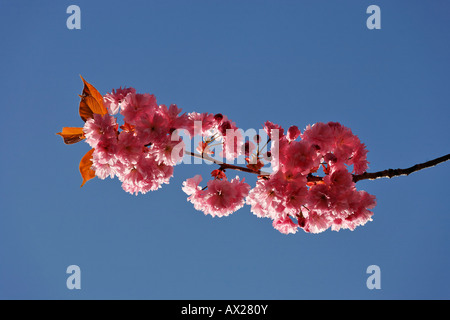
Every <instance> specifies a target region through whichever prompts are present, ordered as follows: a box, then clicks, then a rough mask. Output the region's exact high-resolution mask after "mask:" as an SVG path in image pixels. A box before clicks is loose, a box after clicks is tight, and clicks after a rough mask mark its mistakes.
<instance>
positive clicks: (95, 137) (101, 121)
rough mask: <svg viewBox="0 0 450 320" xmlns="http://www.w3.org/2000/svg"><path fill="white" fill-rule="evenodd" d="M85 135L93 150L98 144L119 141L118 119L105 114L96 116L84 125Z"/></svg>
mask: <svg viewBox="0 0 450 320" xmlns="http://www.w3.org/2000/svg"><path fill="white" fill-rule="evenodd" d="M83 131H84V135H85V137H86V142H87V143H88V144H89V145H90V146H91V148H96V147H97V145H98V143H99V142H101V141H103V142H106V141H108V140H111V139H113V140H114V139H117V134H118V133H117V122H116V118H114V117H112V116H110V115H109V114H105V115H104V116H102V115H100V114H94V117H93V118H91V119H89V120H88V121H86V123H85V124H84V128H83Z"/></svg>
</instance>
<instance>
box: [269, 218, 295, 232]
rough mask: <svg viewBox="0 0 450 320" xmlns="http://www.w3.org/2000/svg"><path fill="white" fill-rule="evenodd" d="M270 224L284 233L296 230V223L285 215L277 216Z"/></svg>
mask: <svg viewBox="0 0 450 320" xmlns="http://www.w3.org/2000/svg"><path fill="white" fill-rule="evenodd" d="M272 226H273V227H274V228H275V229H276V230H278V231H280V232H281V233H284V234H289V233H293V234H294V233H296V232H297V230H298V225H297V224H295V223H294V222H292V220H291V219H290V218H289V217H288V216H286V217H283V218H279V219H277V220H273V222H272Z"/></svg>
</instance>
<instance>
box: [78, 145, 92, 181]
mask: <svg viewBox="0 0 450 320" xmlns="http://www.w3.org/2000/svg"><path fill="white" fill-rule="evenodd" d="M94 150H95V149H91V150H89V151H88V152H87V153H86V154H85V155H84V157H83V158H82V159H81V161H80V173H81V177H82V178H83V183H82V184H81V186H80V188H81V187H82V186H84V184H85V183H86V182H87V181H89V180H91V179H92V178H95V171H94V170H92V153H93V152H94Z"/></svg>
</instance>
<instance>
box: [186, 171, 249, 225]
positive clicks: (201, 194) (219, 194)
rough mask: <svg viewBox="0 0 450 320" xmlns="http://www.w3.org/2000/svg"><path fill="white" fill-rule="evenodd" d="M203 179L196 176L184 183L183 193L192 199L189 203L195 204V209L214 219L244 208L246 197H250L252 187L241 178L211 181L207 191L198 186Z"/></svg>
mask: <svg viewBox="0 0 450 320" xmlns="http://www.w3.org/2000/svg"><path fill="white" fill-rule="evenodd" d="M200 181H201V177H198V176H195V177H194V178H191V179H188V180H186V181H185V183H183V191H184V192H186V193H187V194H188V195H190V197H188V201H191V202H192V203H193V204H194V208H195V209H197V210H200V211H203V212H204V214H209V215H211V216H213V217H215V216H218V217H224V216H228V215H229V214H231V213H233V212H235V211H237V210H238V209H240V208H242V206H243V205H244V203H245V200H244V199H245V197H246V196H247V195H248V192H249V190H250V186H249V185H248V184H247V183H245V182H244V180H242V181H240V180H239V177H236V178H235V179H233V180H231V181H228V180H226V179H224V180H218V179H215V180H210V181H208V183H207V189H205V190H203V189H201V188H200V187H199V186H198V183H199V182H200Z"/></svg>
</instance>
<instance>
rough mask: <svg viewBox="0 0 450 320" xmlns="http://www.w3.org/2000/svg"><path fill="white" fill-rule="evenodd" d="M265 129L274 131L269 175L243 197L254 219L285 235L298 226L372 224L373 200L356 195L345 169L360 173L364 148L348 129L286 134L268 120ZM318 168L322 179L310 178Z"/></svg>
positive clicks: (320, 126) (321, 127)
mask: <svg viewBox="0 0 450 320" xmlns="http://www.w3.org/2000/svg"><path fill="white" fill-rule="evenodd" d="M265 129H266V131H267V132H268V134H269V135H271V132H272V131H273V129H276V130H278V139H276V140H275V141H272V168H273V170H274V172H273V173H272V174H271V175H270V176H268V177H263V178H261V179H260V180H259V181H258V182H257V183H256V186H255V188H253V189H252V190H251V191H250V193H249V195H248V197H247V198H246V203H247V204H248V205H250V206H251V211H252V212H253V213H254V214H255V215H256V216H258V217H267V218H270V219H272V220H273V227H274V228H275V229H277V230H279V231H280V232H282V233H286V234H287V233H295V232H297V230H298V228H302V229H303V230H304V231H306V232H312V233H319V232H323V231H325V230H326V229H328V228H331V229H332V230H335V231H338V230H340V229H350V230H354V229H355V228H356V227H357V226H360V225H364V224H365V223H366V222H367V221H369V220H371V216H372V214H373V213H372V212H371V211H370V210H369V209H371V208H373V207H374V206H375V197H374V196H372V195H369V194H368V193H367V192H365V191H358V190H357V189H356V186H355V183H354V182H353V176H352V174H351V172H349V167H350V166H353V172H354V173H356V174H360V173H363V172H365V170H366V169H367V166H368V162H367V159H366V154H367V150H366V148H365V145H364V144H363V143H361V142H360V140H359V138H358V137H357V136H355V135H354V134H353V133H352V132H351V130H350V129H348V128H346V127H344V126H342V125H341V124H339V123H336V122H329V123H316V124H314V125H313V126H308V127H307V128H306V129H305V130H304V132H303V133H301V132H300V130H299V129H298V128H297V127H295V126H293V127H291V128H289V130H288V132H287V134H286V135H285V134H284V130H283V129H282V128H281V127H279V126H276V125H274V124H272V123H270V122H267V123H266V125H265ZM298 138H301V140H297V139H298ZM319 168H322V169H323V172H324V175H325V176H324V178H323V179H315V178H316V176H314V173H316V172H317V171H318V170H319ZM292 219H294V220H296V222H295V223H294V221H293V220H292Z"/></svg>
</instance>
